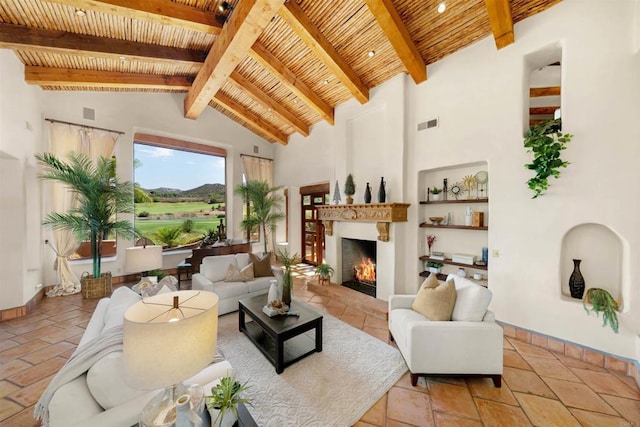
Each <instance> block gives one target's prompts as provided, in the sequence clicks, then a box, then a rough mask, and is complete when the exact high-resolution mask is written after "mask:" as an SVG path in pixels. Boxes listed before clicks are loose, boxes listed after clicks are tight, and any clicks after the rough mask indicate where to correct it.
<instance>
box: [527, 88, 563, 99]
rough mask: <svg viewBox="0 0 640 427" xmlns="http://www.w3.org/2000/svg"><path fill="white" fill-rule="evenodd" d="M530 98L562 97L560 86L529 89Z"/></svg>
mask: <svg viewBox="0 0 640 427" xmlns="http://www.w3.org/2000/svg"><path fill="white" fill-rule="evenodd" d="M529 96H530V97H532V98H537V97H539V96H560V86H550V87H532V88H531V89H529Z"/></svg>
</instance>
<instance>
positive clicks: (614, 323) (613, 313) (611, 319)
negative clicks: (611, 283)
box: [582, 288, 620, 334]
mask: <svg viewBox="0 0 640 427" xmlns="http://www.w3.org/2000/svg"><path fill="white" fill-rule="evenodd" d="M587 304H591V310H589V307H588V306H587ZM582 305H583V306H584V309H585V311H586V312H587V314H589V312H590V311H592V312H594V313H596V316H598V317H600V313H602V326H607V325H609V326H611V329H612V330H613V332H615V333H616V334H617V333H618V315H617V312H618V311H620V306H619V304H618V302H617V301H616V300H615V299H614V298H613V296H611V294H610V293H609V292H608V291H607V290H606V289H602V288H589V289H587V292H585V294H584V299H583V301H582Z"/></svg>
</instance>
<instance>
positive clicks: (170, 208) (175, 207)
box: [136, 202, 224, 216]
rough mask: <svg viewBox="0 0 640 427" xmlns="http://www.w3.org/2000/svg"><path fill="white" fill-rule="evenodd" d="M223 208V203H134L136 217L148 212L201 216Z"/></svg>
mask: <svg viewBox="0 0 640 427" xmlns="http://www.w3.org/2000/svg"><path fill="white" fill-rule="evenodd" d="M221 205H222V206H224V203H214V204H212V205H210V204H208V203H205V202H177V203H167V202H156V203H153V202H152V203H136V216H137V215H138V214H139V213H140V212H149V214H151V215H164V214H168V213H172V214H174V215H175V216H179V214H182V213H187V214H189V213H194V214H202V213H204V212H211V211H212V209H211V208H212V207H214V208H216V209H217V208H218V207H219V206H221Z"/></svg>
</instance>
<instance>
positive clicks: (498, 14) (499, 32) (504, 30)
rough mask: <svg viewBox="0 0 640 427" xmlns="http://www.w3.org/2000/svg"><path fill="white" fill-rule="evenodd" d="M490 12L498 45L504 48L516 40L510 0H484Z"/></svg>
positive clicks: (492, 28)
mask: <svg viewBox="0 0 640 427" xmlns="http://www.w3.org/2000/svg"><path fill="white" fill-rule="evenodd" d="M484 3H485V5H486V6H487V13H488V14H489V22H490V23H491V30H492V31H493V38H494V39H495V41H496V47H497V48H498V49H502V48H503V47H505V46H509V45H510V44H511V43H513V41H514V36H513V18H511V6H510V5H509V0H484Z"/></svg>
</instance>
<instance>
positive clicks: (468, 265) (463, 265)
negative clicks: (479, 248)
mask: <svg viewBox="0 0 640 427" xmlns="http://www.w3.org/2000/svg"><path fill="white" fill-rule="evenodd" d="M420 261H425V262H439V263H442V264H448V265H455V266H457V267H467V268H475V269H476V270H485V271H486V270H487V266H486V265H475V264H474V265H471V264H463V263H461V262H453V261H452V260H451V258H447V259H433V258H430V257H428V256H426V255H423V256H421V257H420Z"/></svg>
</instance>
